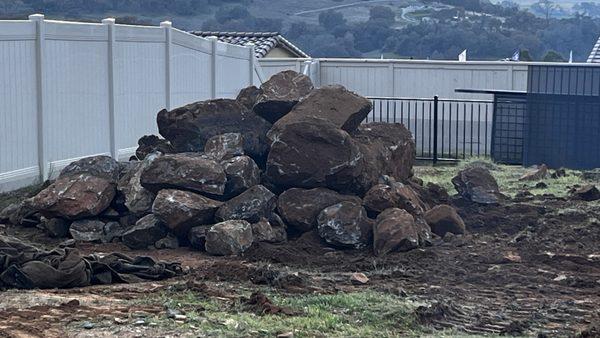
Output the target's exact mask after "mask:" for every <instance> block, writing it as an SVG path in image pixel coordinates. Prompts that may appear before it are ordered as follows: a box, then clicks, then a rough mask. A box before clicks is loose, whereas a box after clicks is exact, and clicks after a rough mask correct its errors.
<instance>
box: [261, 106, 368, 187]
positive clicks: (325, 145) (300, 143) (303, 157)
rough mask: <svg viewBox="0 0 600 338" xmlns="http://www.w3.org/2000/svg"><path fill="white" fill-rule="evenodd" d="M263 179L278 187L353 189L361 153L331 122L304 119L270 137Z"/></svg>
mask: <svg viewBox="0 0 600 338" xmlns="http://www.w3.org/2000/svg"><path fill="white" fill-rule="evenodd" d="M270 137H272V140H273V143H272V144H271V151H270V152H269V156H268V158H267V168H266V176H267V177H268V179H269V181H270V182H273V183H274V184H276V185H279V186H281V187H290V188H291V187H299V188H319V187H323V188H330V189H333V190H337V191H350V190H354V187H355V185H354V182H355V181H356V178H357V177H358V176H359V175H360V173H361V172H362V166H363V162H362V160H361V159H362V156H363V155H362V154H361V153H360V150H359V148H358V145H357V144H356V143H355V142H354V140H352V138H351V137H350V135H348V133H346V132H345V131H343V130H341V129H338V128H337V127H336V126H335V125H334V124H332V123H331V122H327V121H324V120H321V119H317V118H311V117H307V118H305V119H303V120H301V121H298V122H292V123H286V124H285V125H283V126H282V128H281V132H279V133H278V134H277V135H271V134H270Z"/></svg>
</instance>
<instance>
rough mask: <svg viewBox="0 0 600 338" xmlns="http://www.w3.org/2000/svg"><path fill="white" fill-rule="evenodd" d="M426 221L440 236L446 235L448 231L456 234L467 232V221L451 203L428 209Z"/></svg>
mask: <svg viewBox="0 0 600 338" xmlns="http://www.w3.org/2000/svg"><path fill="white" fill-rule="evenodd" d="M425 221H426V222H427V224H429V226H430V227H431V231H432V232H433V233H434V234H436V235H438V236H440V237H444V235H446V233H448V232H451V233H453V234H456V235H460V234H464V233H465V232H466V226H465V222H464V221H463V219H462V218H461V217H460V216H459V215H458V213H457V212H456V210H455V209H454V208H453V207H451V206H449V205H438V206H435V207H434V208H433V209H431V210H429V211H427V212H426V213H425Z"/></svg>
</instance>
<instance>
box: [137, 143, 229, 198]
mask: <svg viewBox="0 0 600 338" xmlns="http://www.w3.org/2000/svg"><path fill="white" fill-rule="evenodd" d="M225 181H226V176H225V172H224V171H223V168H222V167H221V166H220V165H219V164H218V163H217V162H215V161H213V160H211V159H208V158H206V157H204V156H201V155H199V154H194V153H181V154H168V155H162V156H159V157H158V158H156V159H155V160H154V161H152V163H150V164H149V165H148V166H147V167H145V168H144V169H143V170H142V173H141V176H140V182H141V184H142V186H143V187H144V188H146V189H148V190H150V191H152V192H158V191H160V190H162V189H170V188H174V189H183V190H191V191H194V192H198V193H205V194H210V195H223V193H224V192H225Z"/></svg>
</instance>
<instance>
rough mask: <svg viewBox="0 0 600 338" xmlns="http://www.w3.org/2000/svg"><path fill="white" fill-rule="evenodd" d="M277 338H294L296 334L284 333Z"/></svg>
mask: <svg viewBox="0 0 600 338" xmlns="http://www.w3.org/2000/svg"><path fill="white" fill-rule="evenodd" d="M277 338H294V332H292V331H290V332H284V333H280V334H278V335H277Z"/></svg>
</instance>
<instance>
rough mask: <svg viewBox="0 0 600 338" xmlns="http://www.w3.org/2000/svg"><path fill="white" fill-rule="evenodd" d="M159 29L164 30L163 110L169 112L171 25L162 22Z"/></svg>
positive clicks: (167, 22)
mask: <svg viewBox="0 0 600 338" xmlns="http://www.w3.org/2000/svg"><path fill="white" fill-rule="evenodd" d="M160 27H162V28H163V29H164V30H165V96H166V97H165V108H166V109H167V110H171V108H172V107H171V46H172V43H171V42H172V39H173V37H172V36H173V35H172V33H173V31H172V27H173V24H172V23H171V21H163V22H161V23H160Z"/></svg>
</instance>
